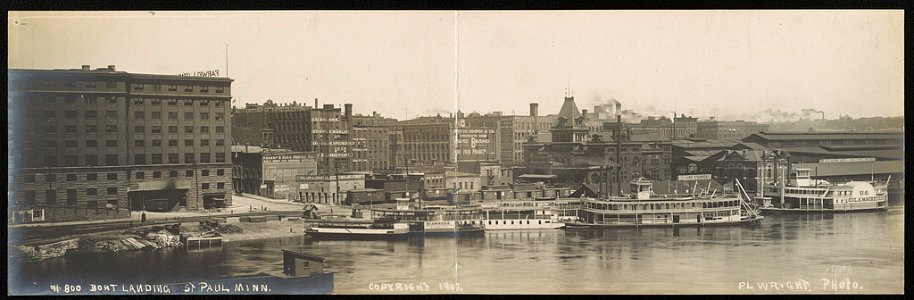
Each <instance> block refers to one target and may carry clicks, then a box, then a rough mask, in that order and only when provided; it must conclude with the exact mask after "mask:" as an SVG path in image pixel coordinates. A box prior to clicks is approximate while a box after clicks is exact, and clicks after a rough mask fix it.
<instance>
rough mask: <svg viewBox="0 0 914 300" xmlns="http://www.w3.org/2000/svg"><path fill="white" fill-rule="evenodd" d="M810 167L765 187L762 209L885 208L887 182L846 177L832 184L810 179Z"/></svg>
mask: <svg viewBox="0 0 914 300" xmlns="http://www.w3.org/2000/svg"><path fill="white" fill-rule="evenodd" d="M809 173H810V170H809V169H802V168H801V169H797V170H796V171H795V172H791V173H790V180H789V181H790V184H789V185H781V186H778V185H771V186H767V187H765V194H768V195H771V200H770V203H764V205H763V206H762V207H761V208H760V209H761V210H762V211H764V212H778V213H784V212H799V213H834V212H855V211H873V210H884V209H887V208H888V192H887V188H886V186H887V183H881V182H865V181H849V182H846V183H841V184H833V183H830V182H827V181H825V180H816V181H813V180H811V179H810V177H809Z"/></svg>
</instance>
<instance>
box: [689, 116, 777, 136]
mask: <svg viewBox="0 0 914 300" xmlns="http://www.w3.org/2000/svg"><path fill="white" fill-rule="evenodd" d="M764 131H768V124H759V123H756V122H753V121H742V120H737V121H718V120H714V118H711V120H708V121H698V123H697V125H696V134H695V136H696V137H698V138H703V139H710V140H727V139H742V138H745V137H748V136H749V135H752V134H754V133H759V132H764Z"/></svg>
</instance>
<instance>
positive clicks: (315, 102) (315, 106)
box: [314, 98, 317, 108]
mask: <svg viewBox="0 0 914 300" xmlns="http://www.w3.org/2000/svg"><path fill="white" fill-rule="evenodd" d="M314 108H317V98H314Z"/></svg>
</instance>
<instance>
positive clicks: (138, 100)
mask: <svg viewBox="0 0 914 300" xmlns="http://www.w3.org/2000/svg"><path fill="white" fill-rule="evenodd" d="M133 104H135V105H143V98H133Z"/></svg>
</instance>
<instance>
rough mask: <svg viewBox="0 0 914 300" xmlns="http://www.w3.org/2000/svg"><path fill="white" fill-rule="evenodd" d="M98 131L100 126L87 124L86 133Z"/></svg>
mask: <svg viewBox="0 0 914 300" xmlns="http://www.w3.org/2000/svg"><path fill="white" fill-rule="evenodd" d="M96 132H98V126H95V125H86V133H96Z"/></svg>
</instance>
